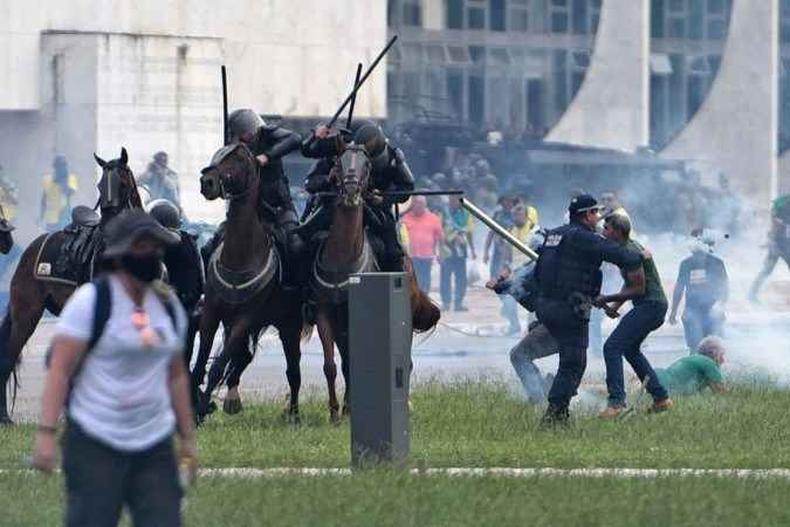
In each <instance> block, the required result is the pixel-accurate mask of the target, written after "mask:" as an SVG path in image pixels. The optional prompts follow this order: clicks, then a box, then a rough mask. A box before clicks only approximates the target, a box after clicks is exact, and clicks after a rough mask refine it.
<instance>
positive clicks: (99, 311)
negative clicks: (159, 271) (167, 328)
mask: <svg viewBox="0 0 790 527" xmlns="http://www.w3.org/2000/svg"><path fill="white" fill-rule="evenodd" d="M92 283H93V285H94V286H95V287H96V303H95V304H94V305H93V325H92V326H91V336H90V339H88V347H87V348H86V349H85V353H84V354H83V355H82V357H81V358H80V362H79V364H77V367H76V368H75V369H74V373H73V374H72V376H71V381H70V383H69V392H71V388H72V387H73V385H74V379H75V378H76V377H77V375H78V374H79V372H80V370H81V369H82V365H83V364H84V363H85V358H86V357H87V356H88V353H90V352H91V350H93V348H95V347H96V344H97V343H98V342H99V339H100V338H101V336H102V334H103V333H104V328H105V327H106V326H107V321H108V320H110V315H111V313H112V291H111V290H110V279H109V277H108V276H107V275H102V276H99V277H98V278H96V279H95V280H94V281H93V282H92ZM157 296H158V297H159V300H160V301H161V302H162V305H163V306H164V308H165V311H166V312H167V316H168V318H170V322H171V323H172V324H173V328H174V329H176V327H177V326H176V310H175V307H174V306H173V303H172V301H171V300H170V298H169V297H168V296H167V295H164V294H157ZM51 360H52V347H51V346H50V348H49V349H48V350H47V354H46V358H45V364H46V366H47V368H49V363H50V361H51Z"/></svg>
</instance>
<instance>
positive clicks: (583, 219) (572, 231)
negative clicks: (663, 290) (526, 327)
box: [535, 194, 644, 425]
mask: <svg viewBox="0 0 790 527" xmlns="http://www.w3.org/2000/svg"><path fill="white" fill-rule="evenodd" d="M599 209H600V207H599V205H598V203H597V202H596V200H595V198H593V197H592V196H589V195H586V194H582V195H580V196H577V197H575V198H573V199H572V200H571V203H570V205H569V207H568V214H569V217H570V221H569V223H567V224H566V225H563V226H561V227H558V228H556V229H553V230H550V231H548V232H547V233H546V239H545V241H544V243H543V247H542V248H541V249H540V257H539V258H538V262H537V266H536V269H535V279H536V281H537V290H538V299H537V302H536V307H537V310H536V312H537V315H538V320H540V322H541V323H542V324H543V325H544V326H546V328H547V329H548V331H549V333H550V334H551V336H552V337H553V338H554V339H555V340H556V341H557V343H558V345H559V350H560V364H559V368H558V369H557V375H556V376H555V378H554V382H553V384H552V386H551V389H550V391H549V395H548V400H549V406H548V408H547V410H546V413H545V415H544V417H543V424H544V425H555V424H566V423H567V421H568V418H569V414H568V406H569V404H570V401H571V398H572V397H573V396H574V395H576V390H577V388H578V387H579V384H580V383H581V380H582V375H584V370H585V369H586V367H587V346H588V339H589V323H590V311H591V308H592V302H593V300H594V299H595V298H596V297H597V296H598V295H599V294H600V291H601V263H602V262H609V263H612V264H614V265H616V266H618V267H619V268H620V269H622V270H623V271H624V272H625V273H626V274H627V276H628V279H629V283H642V284H643V283H644V271H643V269H642V259H641V255H640V254H639V253H636V252H633V251H629V250H628V249H626V248H624V247H621V246H620V245H618V244H617V243H615V242H612V241H610V240H607V239H606V238H604V237H603V236H601V235H600V234H597V233H596V232H595V228H596V225H597V223H598V221H599V220H600V216H599Z"/></svg>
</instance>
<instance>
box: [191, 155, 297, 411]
mask: <svg viewBox="0 0 790 527" xmlns="http://www.w3.org/2000/svg"><path fill="white" fill-rule="evenodd" d="M256 167H257V165H256V161H255V158H254V156H253V154H252V153H251V152H250V150H249V149H248V148H247V147H246V146H245V145H243V144H232V145H228V146H226V147H223V148H221V149H220V150H218V151H217V152H216V153H215V154H214V156H213V158H212V160H211V164H210V165H209V166H208V167H207V168H205V169H203V173H202V176H201V178H200V191H201V193H202V194H203V196H204V197H205V198H206V199H208V200H214V199H217V198H219V197H222V198H224V199H225V200H227V201H228V211H227V216H226V220H225V234H224V241H223V242H222V244H220V245H219V246H218V247H217V248H216V249H215V250H214V253H213V254H212V255H211V258H210V260H209V264H208V268H207V269H206V289H205V290H206V295H205V305H204V307H203V315H202V317H201V320H200V350H199V351H198V358H197V361H196V364H195V367H194V368H193V370H192V382H193V389H195V390H197V389H198V387H199V386H200V384H202V382H203V377H204V376H205V369H206V363H207V362H208V358H209V354H210V353H211V348H212V345H213V342H214V335H215V333H216V332H217V329H218V327H219V324H220V323H222V325H223V327H224V330H225V343H224V349H223V354H222V358H221V359H220V360H222V361H223V363H222V364H221V365H219V367H217V366H218V364H215V365H214V366H212V369H211V373H210V374H209V378H208V382H207V384H206V388H205V390H204V391H203V393H202V394H200V397H199V404H198V415H199V417H200V418H202V417H203V416H205V414H206V413H207V412H208V411H209V405H210V398H211V394H212V392H213V391H214V389H215V388H216V387H217V386H218V385H219V383H220V382H222V380H223V378H224V377H226V376H228V375H234V374H235V375H236V378H237V379H238V377H237V376H238V375H240V372H241V370H243V369H244V367H245V366H246V365H247V364H249V362H250V361H251V360H252V354H251V353H250V352H248V349H249V346H250V345H251V346H252V351H253V352H254V350H255V345H256V342H257V337H258V336H259V335H260V334H261V332H263V331H265V330H266V328H267V327H268V326H274V327H275V328H277V330H278V332H279V337H280V341H281V342H282V345H283V351H284V352H285V360H286V363H287V369H286V377H287V379H288V384H289V387H290V401H289V405H288V409H287V414H288V417H289V418H290V419H291V420H292V422H294V423H298V422H299V389H300V387H301V382H302V377H301V370H300V366H299V363H300V360H301V347H300V337H301V335H302V332H303V330H304V329H305V328H303V317H302V309H301V308H302V302H301V295H299V294H298V291H292V290H288V289H286V288H285V287H284V286H283V284H282V266H283V265H284V264H283V262H282V261H281V258H280V255H279V251H277V249H276V247H275V245H274V236H273V233H272V229H271V226H270V225H268V224H267V223H264V222H263V220H262V219H261V218H260V216H259V214H258V207H257V204H258V193H259V192H260V178H259V177H258V172H257V168H256ZM228 362H230V365H231V371H230V373H228V372H226V371H225V366H226V365H227V363H228ZM234 372H235V373H234ZM228 384H229V387H230V388H232V390H230V389H229V394H228V397H229V398H230V399H232V400H235V401H236V403H237V404H236V405H231V407H233V406H236V408H237V409H238V408H239V407H240V403H239V399H238V392H237V390H236V385H237V383H233V384H231V383H230V382H229V383H228ZM226 403H227V401H226Z"/></svg>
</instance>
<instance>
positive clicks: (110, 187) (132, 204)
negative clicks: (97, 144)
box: [93, 148, 143, 213]
mask: <svg viewBox="0 0 790 527" xmlns="http://www.w3.org/2000/svg"><path fill="white" fill-rule="evenodd" d="M93 157H94V158H95V159H96V162H97V163H98V164H99V166H100V167H101V169H102V174H101V179H100V180H99V184H98V188H99V208H100V209H101V211H102V213H106V212H110V213H113V212H119V211H120V210H122V209H128V208H142V207H143V203H142V201H141V200H140V194H139V193H138V192H137V183H136V182H135V180H134V174H132V170H131V169H130V168H129V155H128V154H127V153H126V148H121V157H119V158H118V159H113V160H112V161H105V160H104V159H102V158H100V157H99V156H97V155H96V154H95V153H94V154H93Z"/></svg>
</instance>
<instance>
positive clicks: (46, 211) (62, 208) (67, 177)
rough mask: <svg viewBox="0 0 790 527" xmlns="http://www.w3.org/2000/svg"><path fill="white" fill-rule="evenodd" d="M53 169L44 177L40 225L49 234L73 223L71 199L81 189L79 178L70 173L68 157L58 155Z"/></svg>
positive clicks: (53, 163)
mask: <svg viewBox="0 0 790 527" xmlns="http://www.w3.org/2000/svg"><path fill="white" fill-rule="evenodd" d="M52 169H53V171H52V173H51V174H46V175H45V176H44V191H43V193H42V195H41V212H40V213H39V224H40V225H42V226H43V227H44V229H45V230H46V231H47V232H54V231H57V230H60V229H62V228H63V227H65V226H66V225H68V223H69V222H70V221H71V199H72V197H73V196H74V194H75V193H76V192H77V189H78V188H79V183H78V182H79V177H78V176H77V175H76V174H72V173H71V172H70V171H69V162H68V160H67V159H66V156H64V155H63V154H58V155H56V156H55V159H54V160H53V162H52Z"/></svg>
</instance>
